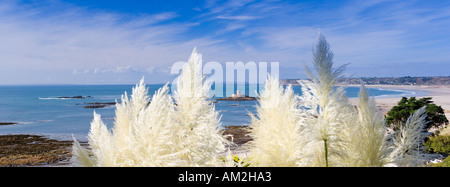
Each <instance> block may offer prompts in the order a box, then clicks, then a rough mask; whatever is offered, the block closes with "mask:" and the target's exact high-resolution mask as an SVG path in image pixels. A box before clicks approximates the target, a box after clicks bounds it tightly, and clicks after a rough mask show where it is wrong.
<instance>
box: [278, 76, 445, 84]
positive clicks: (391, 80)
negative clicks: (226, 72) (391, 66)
mask: <svg viewBox="0 0 450 187" xmlns="http://www.w3.org/2000/svg"><path fill="white" fill-rule="evenodd" d="M297 80H298V79H281V80H280V82H281V83H282V84H285V85H287V84H293V85H296V84H298V83H297ZM361 81H363V82H364V84H366V85H371V84H385V85H450V76H449V77H409V76H407V77H360V78H342V79H339V81H338V84H360V83H361Z"/></svg>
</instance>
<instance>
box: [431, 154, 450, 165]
mask: <svg viewBox="0 0 450 187" xmlns="http://www.w3.org/2000/svg"><path fill="white" fill-rule="evenodd" d="M431 166H433V167H450V156H448V157H447V158H445V159H444V160H443V161H442V162H439V163H436V164H432V165H431Z"/></svg>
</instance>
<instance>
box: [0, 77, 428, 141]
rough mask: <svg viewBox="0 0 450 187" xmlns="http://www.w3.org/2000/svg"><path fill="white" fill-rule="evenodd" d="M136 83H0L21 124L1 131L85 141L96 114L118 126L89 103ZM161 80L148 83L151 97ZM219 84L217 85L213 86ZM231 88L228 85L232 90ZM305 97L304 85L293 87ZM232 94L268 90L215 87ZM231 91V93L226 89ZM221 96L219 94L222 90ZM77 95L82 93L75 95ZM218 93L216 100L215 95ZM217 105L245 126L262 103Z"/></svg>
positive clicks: (4, 116)
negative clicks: (3, 84)
mask: <svg viewBox="0 0 450 187" xmlns="http://www.w3.org/2000/svg"><path fill="white" fill-rule="evenodd" d="M134 86H135V85H27V86H0V122H16V123H18V124H16V125H0V135H4V134H37V135H44V136H49V137H51V138H55V139H60V140H71V139H72V136H74V137H75V138H77V139H79V140H81V141H86V140H87V134H88V132H89V128H90V123H91V121H92V119H93V112H94V111H95V112H96V113H98V114H100V115H101V117H102V120H103V121H104V123H105V124H106V125H107V126H108V128H110V129H111V128H112V127H113V126H114V116H115V105H109V106H107V107H105V108H84V106H86V105H88V103H95V102H98V103H108V102H116V101H117V102H120V100H121V96H122V95H123V94H124V92H127V93H128V96H130V95H131V92H132V88H133V87H134ZM162 86H163V85H162V84H151V85H147V88H148V91H149V95H150V96H151V95H153V94H154V93H155V91H157V90H158V89H159V88H161V87H162ZM213 88H214V87H213ZM227 88H228V89H227ZM293 89H294V92H295V93H297V94H299V95H301V87H300V86H293ZM215 90H216V91H220V92H222V93H223V95H221V96H231V95H232V94H233V93H235V90H242V91H241V93H247V95H250V96H255V95H256V94H257V93H258V92H260V91H261V90H263V86H262V85H249V84H242V85H238V84H235V85H231V86H230V87H226V86H223V89H215ZM227 90H228V91H227ZM368 90H369V93H370V95H371V96H374V97H397V96H415V95H417V94H419V93H418V92H416V91H407V90H386V89H377V88H368ZM345 91H346V94H347V96H348V97H349V98H354V97H358V93H359V87H345ZM217 95H219V94H217ZM74 96H81V98H80V97H74ZM215 98H216V96H213V97H212V99H215ZM214 104H215V109H216V110H217V111H219V114H220V115H221V125H222V126H223V127H225V126H246V125H248V124H249V123H250V116H249V113H255V112H256V106H257V104H258V102H257V101H255V100H253V101H215V102H214Z"/></svg>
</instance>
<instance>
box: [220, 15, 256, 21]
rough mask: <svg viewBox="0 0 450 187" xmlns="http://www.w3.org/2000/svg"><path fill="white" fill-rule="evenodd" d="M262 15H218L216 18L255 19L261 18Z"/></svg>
mask: <svg viewBox="0 0 450 187" xmlns="http://www.w3.org/2000/svg"><path fill="white" fill-rule="evenodd" d="M260 18H261V17H260V16H217V17H216V19H228V20H241V21H244V20H254V19H260Z"/></svg>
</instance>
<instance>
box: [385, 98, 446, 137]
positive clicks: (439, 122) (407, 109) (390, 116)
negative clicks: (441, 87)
mask: <svg viewBox="0 0 450 187" xmlns="http://www.w3.org/2000/svg"><path fill="white" fill-rule="evenodd" d="M431 99H432V98H431V97H424V98H422V99H419V100H417V99H416V98H415V97H411V98H409V99H408V98H406V97H403V98H402V99H401V100H400V101H399V102H398V105H397V106H394V107H393V108H392V109H391V110H390V111H389V112H388V113H387V116H386V124H387V125H390V126H392V127H393V128H394V130H397V129H398V128H399V127H400V125H401V124H404V123H405V122H406V120H407V119H408V117H409V116H410V115H411V114H413V113H414V112H415V111H417V110H418V109H419V108H421V107H423V106H427V110H426V114H427V123H426V124H425V128H426V129H430V128H432V127H437V128H439V127H442V126H444V125H447V124H448V123H449V122H448V119H447V118H446V117H445V114H444V109H442V107H441V106H437V105H435V104H433V101H431Z"/></svg>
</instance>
